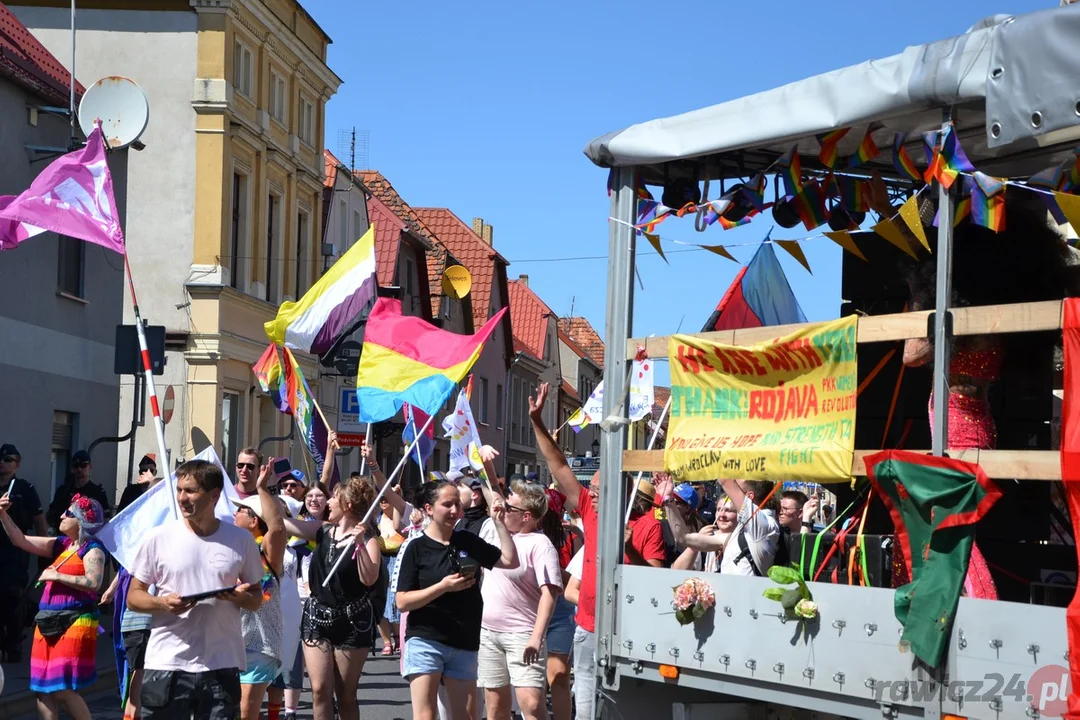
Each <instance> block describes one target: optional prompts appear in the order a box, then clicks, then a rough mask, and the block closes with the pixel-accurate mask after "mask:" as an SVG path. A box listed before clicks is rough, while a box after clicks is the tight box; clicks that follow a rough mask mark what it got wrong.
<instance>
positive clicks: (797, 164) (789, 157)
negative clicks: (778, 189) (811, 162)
mask: <svg viewBox="0 0 1080 720" xmlns="http://www.w3.org/2000/svg"><path fill="white" fill-rule="evenodd" d="M776 166H777V168H779V169H780V171H781V172H780V176H781V177H782V178H784V196H785V197H794V196H795V195H798V194H799V193H800V192H802V161H801V160H799V151H798V150H796V149H795V148H791V149H790V150H788V151H787V152H786V153H784V154H783V156H781V157H780V159H779V160H777V161H776Z"/></svg>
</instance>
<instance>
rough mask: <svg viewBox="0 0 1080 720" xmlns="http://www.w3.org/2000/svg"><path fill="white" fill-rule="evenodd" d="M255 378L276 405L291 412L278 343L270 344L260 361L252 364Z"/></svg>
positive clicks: (285, 411)
mask: <svg viewBox="0 0 1080 720" xmlns="http://www.w3.org/2000/svg"><path fill="white" fill-rule="evenodd" d="M251 370H252V372H254V373H255V378H256V379H257V380H258V381H259V386H260V387H261V388H262V389H263V392H264V393H266V394H267V395H269V396H270V399H271V400H272V401H273V402H274V407H276V408H277V409H278V410H280V411H281V412H283V413H287V412H289V403H288V402H287V401H286V399H285V383H284V375H283V373H282V371H281V359H280V358H279V357H278V350H277V345H274V344H273V343H270V345H269V346H268V347H267V348H266V350H265V351H264V352H263V354H262V357H260V358H259V361H258V362H257V363H255V364H254V365H252V366H251Z"/></svg>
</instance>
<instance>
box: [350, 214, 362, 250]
mask: <svg viewBox="0 0 1080 720" xmlns="http://www.w3.org/2000/svg"><path fill="white" fill-rule="evenodd" d="M363 225H364V216H363V215H361V214H360V211H359V210H353V211H352V237H351V238H349V247H352V244H353V243H354V242H356V241H357V240H359V239H360V238H361V237H362V236H363V234H364V230H363Z"/></svg>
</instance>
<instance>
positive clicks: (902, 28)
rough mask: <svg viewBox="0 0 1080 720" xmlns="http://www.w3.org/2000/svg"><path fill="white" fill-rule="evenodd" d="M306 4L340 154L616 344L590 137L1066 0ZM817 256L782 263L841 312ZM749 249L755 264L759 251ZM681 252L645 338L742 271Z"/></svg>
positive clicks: (835, 257) (828, 263) (641, 323)
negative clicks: (463, 231)
mask: <svg viewBox="0 0 1080 720" xmlns="http://www.w3.org/2000/svg"><path fill="white" fill-rule="evenodd" d="M302 1H303V4H304V6H305V7H306V8H307V9H308V11H309V12H311V14H312V15H313V16H314V17H315V19H316V20H317V21H318V22H319V23H320V24H321V25H322V26H323V28H324V29H325V30H326V31H327V32H328V33H329V34H330V36H331V37H332V38H333V40H334V44H333V45H331V47H330V58H329V63H330V66H331V67H332V68H333V69H334V71H335V72H337V74H338V75H339V76H340V77H341V78H342V79H343V80H344V84H343V85H342V86H341V88H340V90H339V91H338V94H337V95H336V96H335V97H334V98H333V99H332V100H331V101H330V104H329V106H328V109H327V125H326V138H327V140H326V142H327V147H328V148H329V149H330V150H331V151H333V152H335V153H337V150H338V142H337V141H338V131H339V130H346V129H349V128H352V127H354V126H355V127H356V128H357V129H358V130H366V131H367V132H368V133H369V136H370V154H369V157H370V163H369V165H370V166H371V167H372V168H374V169H378V170H380V171H382V173H383V174H384V175H386V176H387V177H388V178H389V179H390V181H391V182H392V183H393V184H394V186H395V187H396V188H397V190H398V191H399V192H400V193H401V194H402V196H403V197H404V198H405V200H406V201H407V202H408V203H410V204H411V205H414V206H437V207H449V208H450V209H451V210H453V211H454V212H455V213H456V214H457V215H458V216H460V217H461V218H462V219H464V220H465V221H466V222H469V221H471V219H472V218H473V217H478V216H479V217H483V218H484V219H485V220H486V221H487V222H488V223H490V224H491V225H493V226H494V229H495V230H494V239H495V247H496V248H497V249H498V250H499V252H501V253H502V254H503V255H504V256H505V257H506V258H507V259H508V260H509V261H510V263H511V264H510V268H509V275H510V278H511V279H513V278H516V277H517V276H518V275H519V274H527V275H529V278H530V286H531V287H532V288H533V289H534V290H535V291H536V292H537V293H538V294H539V295H540V296H541V297H542V298H543V299H544V300H545V301H546V302H547V303H548V305H549V306H550V307H551V308H552V310H553V311H555V312H556V313H557V314H559V315H560V316H563V315H567V314H569V312H570V309H571V306H573V308H574V314H575V315H584V316H585V317H587V318H589V320H590V321H591V322H592V324H593V326H594V327H595V328H597V330H598V332H600V333H601V334H603V328H604V312H605V307H604V306H605V296H606V295H605V293H606V272H607V262H606V260H604V259H592V260H567V258H578V257H583V256H584V257H588V256H603V255H606V253H607V242H608V229H607V216H608V198H607V195H606V186H605V183H606V179H607V171H606V170H603V169H600V168H597V167H596V166H594V165H593V164H592V163H591V162H589V160H588V159H586V158H585V156H584V155H583V154H582V148H584V146H585V144H586V143H587V142H588V141H589V140H590V139H592V138H593V137H595V136H597V135H601V134H603V133H606V132H608V131H611V130H617V129H620V128H623V127H626V126H628V125H632V124H634V123H637V122H643V121H646V120H651V119H654V118H659V117H666V116H669V115H675V114H678V113H682V112H686V111H689V110H694V109H697V108H701V107H706V106H709V105H713V104H716V103H720V102H724V101H726V100H730V99H733V98H737V97H741V96H744V95H748V94H752V93H754V92H759V91H761V90H767V89H769V88H772V87H776V86H778V85H782V84H785V83H788V82H791V81H794V80H799V79H801V78H804V77H808V76H811V75H815V74H818V73H822V72H827V71H829V70H833V69H836V68H839V67H843V66H846V65H851V64H854V63H858V62H862V61H864V60H869V59H873V58H880V57H885V56H888V55H892V54H894V53H897V52H900V51H901V50H903V49H904V48H905V47H907V46H908V45H915V44H922V43H926V42H931V41H933V40H938V39H943V38H947V37H950V36H953V35H956V34H959V33H962V32H964V31H965V30H966V29H967V28H969V27H970V26H971V25H973V24H974V23H975V22H977V21H978V20H980V19H982V18H984V17H987V16H989V15H992V14H994V13H1013V14H1019V13H1025V12H1029V11H1032V10H1038V9H1042V8H1048V7H1053V6H1056V5H1057V4H1058V3H1057V0H1011V1H1010V2H1003V1H1001V0H991V2H985V0H951V1H950V2H947V3H938V2H930V1H929V0H917V1H915V2H906V3H900V2H894V1H892V0H887V1H882V0H873V1H872V2H869V3H868V2H865V1H863V2H851V1H849V0H843V1H842V2H833V3H829V4H828V5H827V6H823V5H821V4H815V3H797V2H790V1H786V0H779V1H778V2H773V3H761V2H751V3H723V5H724V8H723V10H720V9H718V7H717V6H714V5H713V4H710V3H698V4H696V5H687V6H685V7H683V6H681V5H679V6H666V7H667V9H664V7H665V6H663V5H662V4H660V3H644V2H639V1H638V0H619V1H615V0H605V1H603V2H601V1H599V0H577V1H576V2H564V1H561V0H556V1H555V2H548V3H542V4H537V3H501V2H500V3H494V2H489V1H488V0H476V1H474V2H470V3H466V4H465V7H468V8H469V10H468V11H467V12H461V11H460V8H461V7H462V5H460V4H453V3H433V2H429V1H428V0H420V1H418V2H409V3H400V2H399V3H369V2H342V1H341V0H302ZM714 8H717V9H714ZM868 8H873V13H872V14H871V13H870V12H868ZM762 11H764V14H763V15H762V14H759V13H760V12H762ZM777 21H782V24H781V23H780V22H777ZM342 159H343V160H345V161H346V162H347V158H344V157H343V158H342ZM769 220H771V218H770V217H768V216H763V217H762V218H760V219H759V220H758V221H756V222H754V223H752V224H751V225H749V226H746V227H743V228H736V229H734V230H730V231H727V232H724V231H722V230H720V229H719V227H717V226H715V225H714V226H713V227H711V228H709V229H708V230H707V231H706V232H705V233H701V234H698V233H696V232H695V231H694V229H693V224H692V220H691V219H685V220H677V219H672V220H670V221H668V222H667V223H665V224H664V225H662V226H661V229H660V233H661V235H662V236H663V235H668V236H670V237H672V238H675V239H680V240H689V241H696V242H706V243H724V244H729V243H730V244H740V243H756V242H757V241H760V239H761V238H763V237H764V236H765V233H766V232H767V231H768V229H769V227H770V224H769ZM804 235H806V233H805V232H802V233H800V232H799V229H798V228H796V229H794V230H781V229H778V230H777V232H776V233H774V237H775V238H778V239H784V238H798V237H802V236H804ZM669 249H670V250H676V249H678V250H684V248H678V247H677V246H674V245H668V246H666V247H665V251H667V250H669ZM804 250H805V253H806V256H807V258H808V260H809V262H810V267H811V268H812V269H813V275H810V274H809V273H807V272H806V271H805V270H804V269H803V268H802V267H801V266H799V265H798V264H797V263H796V262H795V261H794V260H793V259H792V258H791V257H790V256H788V255H786V254H785V253H784V252H782V251H780V250H779V249H778V250H777V253H778V255H779V256H780V261H781V263H782V264H783V265H784V268H785V271H786V272H787V274H788V278H789V279H790V281H791V285H792V287H793V289H794V291H795V294H796V296H797V298H798V299H799V301H800V303H801V304H802V307H803V310H804V311H805V312H806V315H807V316H808V317H809V319H811V320H826V319H831V318H834V317H836V316H837V314H838V311H839V301H840V262H841V260H840V256H841V250H840V249H839V248H838V247H836V246H835V245H833V244H832V243H831V242H829V241H828V240H826V239H824V238H821V239H817V240H813V241H810V242H807V243H805V244H804ZM646 253H649V254H646ZM732 253H733V254H734V255H735V256H736V257H737V258H738V259H739V260H740V261H742V262H748V261H749V260H750V257H751V255H752V253H753V247H750V246H747V247H741V248H732ZM668 258H669V260H670V265H666V264H665V263H664V261H663V260H661V259H660V258H659V257H658V256H656V255H655V254H651V248H649V247H648V244H647V243H644V242H643V243H641V244H640V245H639V247H638V267H639V272H640V276H641V282H642V284H643V286H644V289H642V286H641V285H639V286H638V287H637V295H636V308H635V312H634V334H635V335H638V336H640V335H649V334H657V335H663V334H670V333H673V332H675V330H676V328H677V327H678V326H679V323H680V322H682V330H683V332H696V331H699V330H700V329H701V326H702V325H703V324H704V322H705V321H706V320H707V319H708V316H709V314H710V313H711V312H712V310H713V308H714V307H715V306H716V303H717V302H718V301H719V299H720V297H721V296H722V295H723V293H724V291H725V289H726V288H727V286H728V285H729V284H730V282H731V280H732V278H733V277H734V276H735V274H736V273H737V272H738V269H739V266H738V265H736V264H735V263H732V262H730V261H728V260H724V259H723V258H720V257H716V256H714V255H711V254H709V253H706V252H703V251H695V252H674V253H671V254H669V255H668ZM539 260H557V261H556V262H538V261H539ZM658 369H659V368H658ZM658 381H661V379H660V378H658Z"/></svg>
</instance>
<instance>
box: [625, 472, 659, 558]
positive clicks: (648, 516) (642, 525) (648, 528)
mask: <svg viewBox="0 0 1080 720" xmlns="http://www.w3.org/2000/svg"><path fill="white" fill-rule="evenodd" d="M655 499H656V490H655V489H654V488H653V484H652V483H651V482H649V481H648V480H642V481H641V482H639V483H637V488H636V490H635V492H634V500H633V506H632V507H631V509H630V522H628V523H627V524H626V530H625V531H624V533H623V553H624V558H623V562H624V563H625V564H627V565H649V566H651V567H663V566H664V561H665V560H667V551H666V550H665V548H664V531H663V530H661V529H660V521H659V520H657V519H656V513H654V512H653V507H654V504H655Z"/></svg>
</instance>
